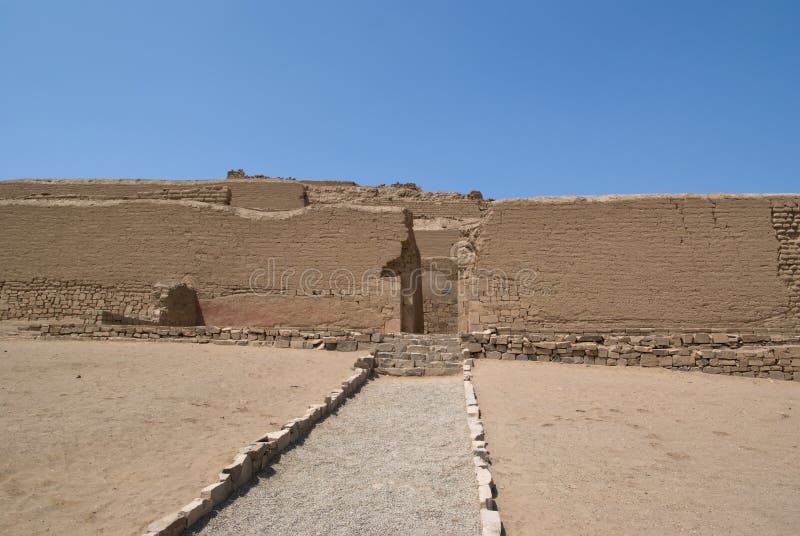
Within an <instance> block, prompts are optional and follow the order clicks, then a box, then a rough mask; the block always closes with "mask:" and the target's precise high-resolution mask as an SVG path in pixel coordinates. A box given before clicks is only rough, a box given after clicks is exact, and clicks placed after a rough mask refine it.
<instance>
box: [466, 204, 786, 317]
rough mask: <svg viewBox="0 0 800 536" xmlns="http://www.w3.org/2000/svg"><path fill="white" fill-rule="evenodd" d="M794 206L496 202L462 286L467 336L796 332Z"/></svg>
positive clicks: (482, 229)
mask: <svg viewBox="0 0 800 536" xmlns="http://www.w3.org/2000/svg"><path fill="white" fill-rule="evenodd" d="M798 199H800V196H755V195H754V196H733V195H730V196H728V195H712V196H697V195H682V196H615V197H601V198H539V199H519V200H514V199H510V200H503V201H498V202H495V203H493V205H492V207H491V209H490V211H489V213H488V215H487V216H486V218H485V220H484V222H483V224H482V227H481V229H480V232H479V237H478V239H477V240H476V242H475V244H474V245H475V251H474V264H472V265H471V266H470V268H469V269H468V270H466V271H465V272H464V274H463V275H464V276H465V277H464V278H463V279H462V281H461V285H462V289H461V290H462V291H464V292H465V293H466V294H467V296H466V298H467V301H466V303H465V307H464V308H463V310H462V311H463V313H464V314H462V318H461V325H460V327H461V329H462V330H468V329H483V328H485V327H497V326H500V327H511V328H514V329H515V330H519V331H536V330H542V329H545V330H546V329H552V330H556V331H559V330H560V331H569V330H587V329H589V330H591V329H620V328H621V329H625V328H630V327H641V328H655V329H680V328H691V327H701V328H708V327H722V328H760V327H769V328H781V329H793V328H796V327H797V326H798V319H800V310H799V309H798V289H800V286H799V285H798V283H799V282H800V273H799V272H800V270H799V269H798V260H799V259H800V254H799V253H798V251H799V250H798V239H797V236H798V234H797V221H798V220H797V211H798V209H797V204H798ZM467 275H468V276H469V277H466V276H467ZM515 282H516V283H515ZM470 289H472V290H470Z"/></svg>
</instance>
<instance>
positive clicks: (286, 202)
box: [0, 179, 307, 211]
mask: <svg viewBox="0 0 800 536" xmlns="http://www.w3.org/2000/svg"><path fill="white" fill-rule="evenodd" d="M45 197H46V198H50V199H59V198H61V199H63V198H75V199H97V200H107V199H190V200H195V201H202V202H207V203H221V204H230V205H232V206H235V207H243V208H252V209H256V210H267V211H272V210H294V209H298V208H302V207H304V206H306V205H307V200H306V195H305V186H303V185H302V184H300V183H298V182H297V181H290V180H277V179H241V180H236V179H234V180H195V181H168V180H149V179H21V180H12V181H0V199H32V198H45Z"/></svg>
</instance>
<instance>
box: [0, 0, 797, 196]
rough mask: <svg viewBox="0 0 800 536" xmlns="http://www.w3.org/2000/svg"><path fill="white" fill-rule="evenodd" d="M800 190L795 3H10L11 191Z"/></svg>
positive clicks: (0, 126) (1, 50)
mask: <svg viewBox="0 0 800 536" xmlns="http://www.w3.org/2000/svg"><path fill="white" fill-rule="evenodd" d="M239 167H241V168H244V169H245V170H247V171H248V172H249V173H263V174H267V175H275V176H291V177H298V178H313V179H328V178H339V179H351V180H356V181H358V182H360V183H362V184H378V183H382V182H395V181H403V182H406V181H414V182H417V183H418V184H420V185H421V186H423V187H424V188H426V189H430V190H457V191H468V190H471V189H479V190H481V191H483V192H484V194H485V195H487V196H492V197H496V198H499V197H510V196H515V197H516V196H531V195H551V194H598V193H613V192H618V193H633V192H684V191H687V192H716V191H738V192H786V191H798V190H800V188H798V185H800V180H798V179H800V1H797V0H793V1H777V0H753V1H750V2H741V1H719V0H718V1H713V2H712V1H700V0H694V1H660V0H636V1H618V0H584V1H576V0H558V1H556V0H552V1H544V2H543V1H539V2H536V1H528V2H512V1H498V2H488V1H484V2H471V1H458V2H444V1H436V0H427V1H423V2H417V1H409V0H403V1H392V2H389V1H377V0H373V1H359V2H354V1H348V0H344V1H341V0H340V1H335V2H334V1H320V2H304V1H293V2H287V1H283V2H266V1H263V2H257V1H252V2H237V1H222V0H220V1H218V2H206V1H197V0H192V1H171V0H160V1H151V0H135V1H134V0H129V1H126V2H122V1H110V0H103V1H89V0H81V1H78V2H63V1H59V2H56V1H49V2H45V1H36V0H20V1H7V0H0V178H18V177H152V178H160V177H163V178H181V179H182V178H187V179H188V178H211V177H221V176H224V174H225V171H226V170H228V169H230V168H239Z"/></svg>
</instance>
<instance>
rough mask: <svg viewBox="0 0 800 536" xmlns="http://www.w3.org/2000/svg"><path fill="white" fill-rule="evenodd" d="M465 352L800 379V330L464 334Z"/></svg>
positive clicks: (466, 354) (468, 354) (474, 355)
mask: <svg viewBox="0 0 800 536" xmlns="http://www.w3.org/2000/svg"><path fill="white" fill-rule="evenodd" d="M460 338H461V346H462V357H465V358H470V357H471V358H488V359H504V360H521V361H554V362H560V363H582V364H587V365H605V366H642V367H662V368H668V369H673V370H683V371H702V372H705V373H708V374H729V375H733V376H748V377H752V378H772V379H778V380H792V379H793V380H797V381H800V334H789V335H787V334H781V333H766V332H761V333H758V332H752V333H726V332H696V333H669V332H663V333H659V334H655V333H651V334H647V335H631V334H625V333H616V334H608V333H606V334H600V333H572V334H566V333H562V334H554V333H549V334H543V333H530V334H525V335H500V334H497V333H492V332H490V331H484V332H475V333H466V334H462V335H461V337H460Z"/></svg>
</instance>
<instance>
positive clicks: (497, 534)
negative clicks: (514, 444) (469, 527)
mask: <svg viewBox="0 0 800 536" xmlns="http://www.w3.org/2000/svg"><path fill="white" fill-rule="evenodd" d="M473 365H474V362H473V360H472V359H465V360H464V396H465V402H466V405H467V425H468V426H469V435H470V440H471V441H472V461H473V462H474V463H475V476H476V477H477V480H478V501H479V503H480V508H481V534H482V536H501V534H503V522H502V521H501V520H500V512H498V511H497V503H496V502H495V500H494V497H495V492H496V489H495V485H494V481H493V480H492V473H491V471H490V470H489V465H490V464H491V460H490V459H489V451H488V450H487V449H486V436H485V432H484V429H483V422H482V421H481V409H480V407H478V398H477V397H476V396H475V386H474V385H473V384H472V367H473Z"/></svg>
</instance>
